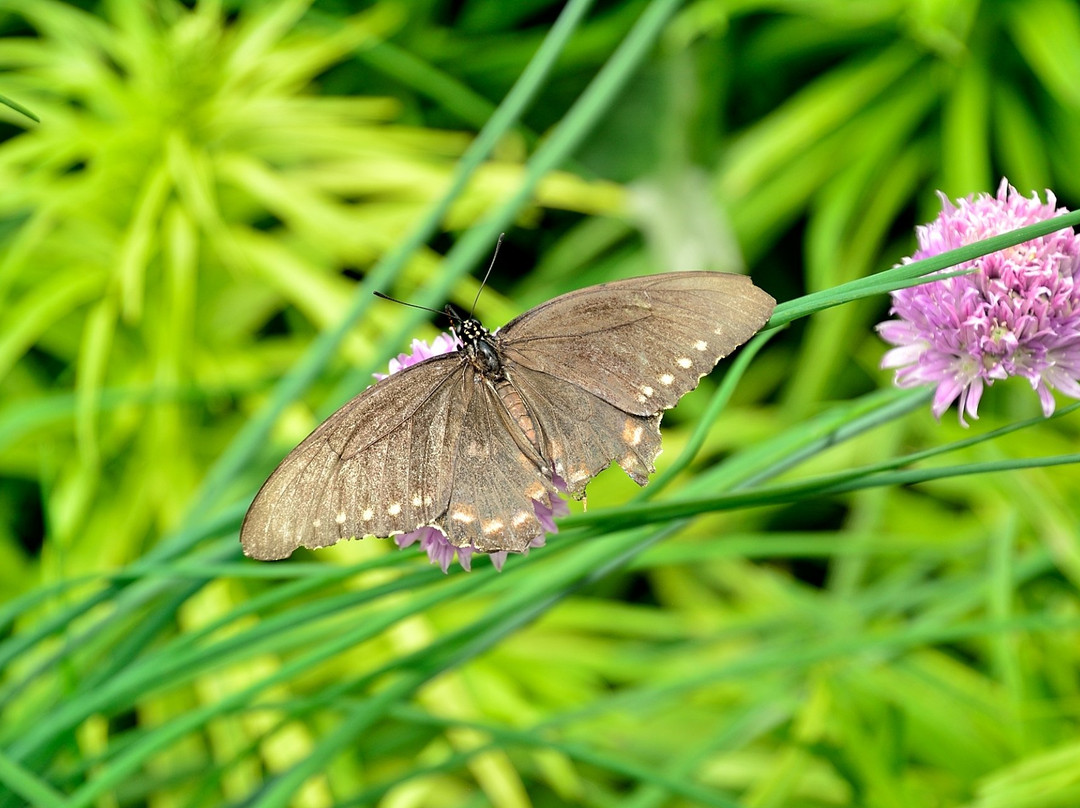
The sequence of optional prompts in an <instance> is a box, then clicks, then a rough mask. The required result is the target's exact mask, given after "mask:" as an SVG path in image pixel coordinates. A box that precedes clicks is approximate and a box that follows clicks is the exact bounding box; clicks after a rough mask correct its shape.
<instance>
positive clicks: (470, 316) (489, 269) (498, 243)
mask: <svg viewBox="0 0 1080 808" xmlns="http://www.w3.org/2000/svg"><path fill="white" fill-rule="evenodd" d="M505 235H506V233H499V240H498V241H496V242H495V254H494V255H493V256H491V263H490V264H488V268H487V272H485V273H484V279H483V280H482V281H480V288H479V289H477V290H476V297H475V298H474V299H473V302H472V308H471V309H470V310H469V318H470V319H471V318H472V316H473V313H474V312H475V311H476V304H477V302H478V301H479V300H480V293H481V292H482V291H484V287H485V286H486V285H487V280H488V276H489V275H491V270H492V269H494V267H495V259H496V258H498V257H499V247H500V246H502V240H503V236H505Z"/></svg>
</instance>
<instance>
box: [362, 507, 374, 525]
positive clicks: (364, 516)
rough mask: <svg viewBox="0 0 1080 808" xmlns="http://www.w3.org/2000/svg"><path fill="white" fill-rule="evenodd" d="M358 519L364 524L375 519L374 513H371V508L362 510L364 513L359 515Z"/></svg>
mask: <svg viewBox="0 0 1080 808" xmlns="http://www.w3.org/2000/svg"><path fill="white" fill-rule="evenodd" d="M360 518H361V519H363V520H364V521H365V522H370V521H371V520H372V519H374V518H375V511H373V510H372V509H371V508H364V512H363V513H362V514H360Z"/></svg>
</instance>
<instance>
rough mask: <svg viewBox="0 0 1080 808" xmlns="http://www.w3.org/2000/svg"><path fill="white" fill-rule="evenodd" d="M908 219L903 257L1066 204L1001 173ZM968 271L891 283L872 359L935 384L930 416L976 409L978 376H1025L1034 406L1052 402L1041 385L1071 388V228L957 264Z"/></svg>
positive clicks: (1075, 334)
mask: <svg viewBox="0 0 1080 808" xmlns="http://www.w3.org/2000/svg"><path fill="white" fill-rule="evenodd" d="M938 196H939V197H941V201H942V206H943V210H942V212H941V214H940V215H939V216H938V218H937V219H935V220H934V221H933V222H931V223H930V224H928V225H925V226H922V227H918V228H916V233H917V235H918V240H919V249H918V251H917V252H916V253H915V255H913V256H912V257H911V258H905V259H904V263H911V262H912V261H918V260H920V259H923V258H928V257H930V256H932V255H937V254H938V253H942V252H945V251H946V250H952V249H955V248H957V247H962V246H964V245H966V244H971V243H972V242H975V241H979V240H980V239H984V238H989V237H990V236H995V235H998V234H1000V233H1004V232H1006V231H1008V230H1014V229H1016V228H1018V227H1022V226H1024V225H1029V224H1034V223H1035V222H1040V221H1043V220H1045V219H1050V218H1052V217H1054V216H1060V215H1062V214H1065V213H1068V212H1069V211H1068V210H1067V209H1066V208H1055V204H1056V199H1055V197H1054V195H1053V193H1051V192H1050V191H1047V192H1046V204H1045V205H1044V204H1043V203H1042V202H1041V201H1040V200H1039V197H1038V195H1037V194H1033V195H1032V198H1031V199H1027V198H1026V197H1023V196H1021V195H1020V194H1019V193H1018V192H1017V190H1016V189H1015V188H1013V187H1012V186H1011V185H1009V183H1008V181H1007V180H1002V181H1001V185H999V186H998V191H997V196H990V195H988V194H980V195H978V196H970V197H968V198H966V199H961V200H959V201H958V202H957V203H956V204H953V203H952V202H951V201H950V200H949V199H948V198H947V197H945V195H944V194H942V193H941V192H938ZM969 267H975V268H976V271H975V272H973V273H971V274H969V275H962V276H959V277H954V278H946V279H944V280H940V281H932V282H930V283H925V284H922V285H921V286H913V287H910V288H908V289H899V290H897V291H895V292H893V293H892V300H893V305H892V309H891V310H890V312H889V313H890V314H894V315H896V316H897V317H898V318H899V319H896V320H888V321H886V322H884V323H880V324H879V325H878V326H877V330H878V333H879V334H881V336H882V338H883V339H884V340H886V341H887V342H890V343H892V344H893V345H895V346H897V347H895V348H893V349H892V350H890V351H888V352H887V353H886V354H885V356H884V357H883V359H882V361H881V366H882V367H884V368H896V369H897V370H896V379H895V381H896V384H897V385H898V386H899V387H916V386H918V385H921V384H936V385H937V391H936V392H935V394H934V402H933V412H934V415H935V416H936V417H938V418H940V417H941V414H942V413H943V412H945V410H947V409H948V408H949V405H951V404H952V402H953V401H957V400H959V401H958V414H959V417H960V423H961V425H963V426H967V422H966V421H965V420H964V414H965V413H966V414H967V415H969V416H971V417H972V418H978V417H979V416H978V408H979V399H980V398H981V397H982V394H983V388H984V386H989V385H992V384H993V383H994V382H995V381H998V380H1001V379H1005V378H1008V377H1009V376H1021V377H1023V378H1025V379H1027V380H1028V381H1029V382H1030V383H1031V386H1032V388H1033V389H1034V390H1035V391H1036V392H1037V393H1038V394H1039V401H1040V402H1041V404H1042V410H1043V414H1044V415H1050V414H1051V413H1053V411H1054V397H1053V394H1052V393H1051V390H1059V391H1061V392H1062V393H1064V394H1065V395H1067V396H1070V397H1072V398H1080V384H1078V383H1077V379H1078V378H1080V236H1077V235H1076V234H1074V233H1073V231H1072V229H1071V228H1068V229H1065V230H1058V231H1056V232H1054V233H1051V234H1050V235H1048V236H1043V237H1042V238H1037V239H1033V240H1031V241H1026V242H1024V243H1023V244H1018V245H1017V246H1015V247H1010V248H1008V249H1006V250H1000V251H999V252H995V253H991V254H990V255H984V256H983V257H982V258H976V259H975V260H974V261H969V262H967V263H964V264H960V265H959V267H958V268H960V269H966V268H969Z"/></svg>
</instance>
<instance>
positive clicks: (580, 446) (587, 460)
mask: <svg viewBox="0 0 1080 808" xmlns="http://www.w3.org/2000/svg"><path fill="white" fill-rule="evenodd" d="M506 371H507V374H508V375H509V376H510V378H511V380H512V381H513V384H514V386H515V387H516V388H517V390H518V392H519V393H520V394H521V397H522V399H523V400H524V401H525V403H526V405H527V406H528V408H529V411H530V412H531V414H532V417H533V420H534V421H535V422H536V423H537V425H538V429H539V431H540V441H541V443H542V445H543V447H544V454H545V456H546V457H547V458H548V462H549V463H550V464H551V466H552V468H553V469H554V471H555V473H556V474H557V475H558V476H559V477H560V478H561V479H562V480H563V482H564V483H565V485H566V489H567V492H568V493H570V494H573V495H575V496H578V495H580V494H581V493H582V492H583V491H584V490H585V485H586V484H587V483H588V481H589V480H590V479H592V478H593V477H595V476H596V475H597V474H599V473H600V472H601V471H602V470H603V469H605V468H606V467H607V466H608V465H610V464H611V463H612V462H613V461H614V462H617V463H618V464H619V465H620V466H622V468H623V470H624V471H625V472H626V473H627V474H629V475H630V477H631V478H633V480H634V481H635V482H637V484H638V485H645V483H646V482H648V475H650V474H651V473H652V472H653V471H654V467H653V461H654V460H655V459H656V456H657V455H658V454H660V416H659V415H651V416H641V415H634V414H632V413H628V412H624V411H623V410H620V409H619V408H618V407H616V406H614V405H613V404H609V403H608V402H607V401H604V400H603V399H602V398H599V397H598V396H595V395H593V394H592V393H590V392H589V391H588V390H586V389H584V388H583V387H579V386H578V385H576V384H573V383H571V382H568V381H564V380H563V379H560V378H557V377H555V376H549V375H547V374H544V373H538V372H537V371H534V370H531V369H529V368H525V367H521V366H518V365H515V364H513V363H507V368H506Z"/></svg>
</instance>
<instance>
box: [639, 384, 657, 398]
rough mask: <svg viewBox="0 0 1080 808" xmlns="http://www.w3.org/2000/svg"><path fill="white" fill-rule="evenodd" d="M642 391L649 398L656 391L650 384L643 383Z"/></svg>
mask: <svg viewBox="0 0 1080 808" xmlns="http://www.w3.org/2000/svg"><path fill="white" fill-rule="evenodd" d="M641 392H642V393H644V394H645V397H646V398H649V397H651V396H652V394H653V393H654V392H655V391H654V390H653V389H652V388H651V387H649V385H647V384H645V385H642V387H641Z"/></svg>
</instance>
